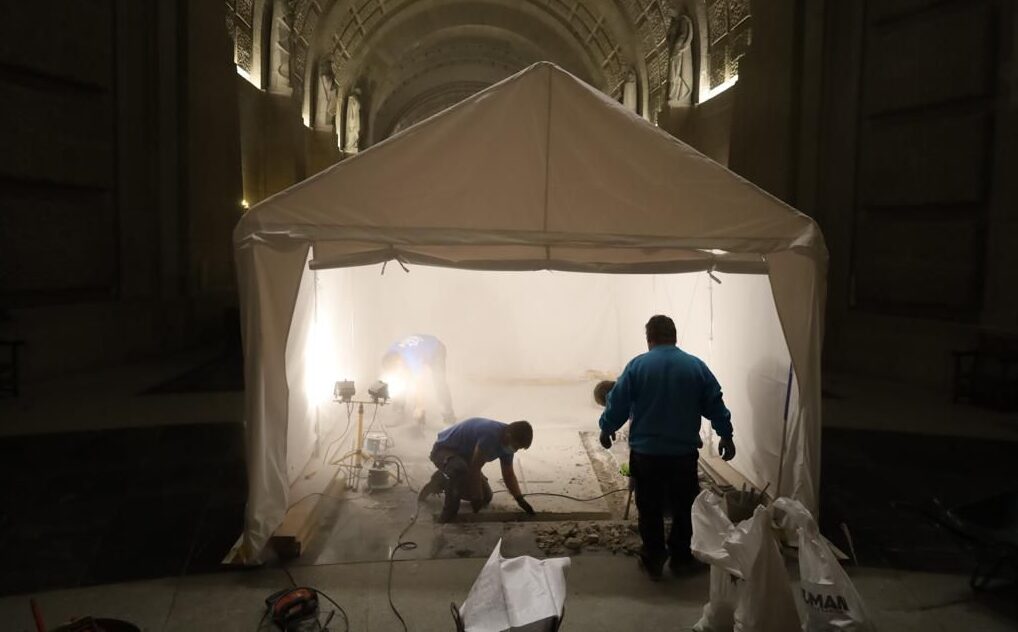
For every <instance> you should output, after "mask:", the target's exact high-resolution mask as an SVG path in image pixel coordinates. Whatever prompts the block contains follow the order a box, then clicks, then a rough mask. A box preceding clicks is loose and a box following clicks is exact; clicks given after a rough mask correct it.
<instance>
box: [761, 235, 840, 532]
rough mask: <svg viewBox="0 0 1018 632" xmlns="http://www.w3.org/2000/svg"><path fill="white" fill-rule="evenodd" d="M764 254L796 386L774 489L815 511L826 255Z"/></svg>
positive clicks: (817, 480) (818, 471)
mask: <svg viewBox="0 0 1018 632" xmlns="http://www.w3.org/2000/svg"><path fill="white" fill-rule="evenodd" d="M814 255H815V253H814ZM766 258H767V264H768V268H769V271H768V276H769V278H770V282H771V290H772V291H773V293H774V304H775V306H776V307H777V312H778V317H779V318H780V319H781V327H782V329H783V330H784V332H785V340H787V341H788V350H789V352H790V354H791V357H792V365H793V367H794V369H795V378H796V380H797V384H798V387H799V389H798V393H799V398H798V402H797V404H798V405H796V406H794V407H792V408H791V409H790V410H789V418H788V423H787V427H786V431H785V446H786V448H785V450H786V457H785V463H784V469H783V475H782V480H781V481H779V486H778V493H779V494H781V495H784V496H790V497H792V498H795V499H796V500H799V501H800V502H802V503H803V504H804V505H806V507H807V508H809V510H810V511H812V512H813V514H814V515H819V509H820V431H821V417H820V353H821V349H822V345H823V326H824V305H825V303H826V300H827V260H826V257H820V258H819V259H818V258H814V257H813V256H809V255H807V254H804V253H801V252H797V251H794V250H790V251H783V252H776V253H772V254H769V255H767V257H766ZM793 403H794V402H793Z"/></svg>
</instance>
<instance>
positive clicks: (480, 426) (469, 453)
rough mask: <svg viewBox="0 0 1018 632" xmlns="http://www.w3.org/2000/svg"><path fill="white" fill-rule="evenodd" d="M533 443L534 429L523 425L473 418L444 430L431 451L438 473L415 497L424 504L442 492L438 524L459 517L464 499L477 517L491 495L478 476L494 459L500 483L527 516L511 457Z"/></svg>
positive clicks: (522, 422)
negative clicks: (499, 466) (497, 467)
mask: <svg viewBox="0 0 1018 632" xmlns="http://www.w3.org/2000/svg"><path fill="white" fill-rule="evenodd" d="M533 439H534V429H533V428H532V427H531V426H530V423H529V422H526V421H514V422H512V423H510V424H505V423H502V422H500V421H495V420H493V419H484V418H482V417H474V418H471V419H467V420H465V421H461V422H460V423H458V424H456V425H455V426H452V427H450V428H446V429H445V430H443V431H442V432H440V433H438V439H437V440H436V441H435V445H434V446H433V447H432V449H431V462H432V463H434V464H435V467H437V468H438V471H437V472H435V474H434V475H433V476H432V477H431V480H430V481H429V482H428V484H427V485H425V486H424V487H423V488H422V489H421V492H420V494H419V496H418V497H419V499H420V500H424V499H425V498H427V497H428V496H430V495H431V494H438V493H441V492H443V491H444V492H445V504H444V505H443V507H442V514H441V516H440V517H439V522H450V521H452V520H455V519H456V514H457V513H459V508H460V499H461V498H464V497H465V498H468V499H469V500H470V505H471V507H472V508H473V510H474V513H477V512H478V511H480V510H481V508H483V507H486V506H487V505H488V504H489V503H490V502H491V497H492V491H491V486H490V485H489V484H488V480H487V479H486V478H485V477H484V475H483V474H481V468H482V467H483V466H484V464H485V463H488V462H490V461H494V460H495V459H498V460H499V462H500V463H501V465H502V480H504V481H505V486H506V488H507V489H508V490H509V493H510V494H512V495H513V498H515V499H516V504H518V505H519V506H520V508H521V509H523V511H525V512H527V513H528V514H530V515H533V514H534V508H533V507H531V506H530V503H528V502H527V501H526V500H525V499H524V498H523V494H522V492H520V484H519V482H518V481H517V480H516V472H515V471H514V470H513V454H514V453H515V452H516V451H517V450H520V449H523V450H526V449H527V448H529V447H530V444H531V442H532V441H533Z"/></svg>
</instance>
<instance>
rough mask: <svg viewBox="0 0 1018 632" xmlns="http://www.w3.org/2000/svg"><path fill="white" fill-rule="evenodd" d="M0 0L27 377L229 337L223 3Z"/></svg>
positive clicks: (230, 89) (231, 162) (5, 299)
mask: <svg viewBox="0 0 1018 632" xmlns="http://www.w3.org/2000/svg"><path fill="white" fill-rule="evenodd" d="M0 5H2V15H3V22H4V32H5V35H4V37H3V38H2V39H0V137H2V138H4V151H2V152H0V183H2V186H0V308H2V309H3V312H4V313H3V317H2V318H0V337H18V338H22V339H24V340H25V341H26V343H27V344H26V347H25V353H24V358H25V365H26V366H25V369H26V378H27V379H29V380H31V379H34V378H38V377H42V376H47V375H53V374H58V373H63V372H68V371H74V370H79V369H87V368H93V367H97V366H103V365H110V364H116V363H120V362H123V361H125V360H128V359H136V358H142V357H146V356H151V355H154V354H161V353H166V352H171V351H173V350H176V349H182V348H186V347H189V346H193V345H196V344H199V343H203V342H209V341H214V340H216V339H217V337H218V336H219V335H220V333H221V330H222V323H223V318H222V315H221V312H222V310H223V309H224V308H225V306H227V305H229V304H231V303H234V302H235V298H234V294H235V292H234V290H233V287H234V286H235V281H234V279H233V270H232V248H231V244H230V239H229V236H230V231H231V230H232V226H233V224H234V223H235V222H236V219H237V217H238V216H239V212H240V208H239V202H240V198H241V193H240V174H239V169H238V162H239V147H238V130H237V113H236V108H235V107H234V106H233V104H234V103H236V93H235V88H234V84H233V82H232V79H233V77H235V74H236V73H235V71H234V69H233V64H232V59H231V58H230V54H231V50H232V49H231V47H230V43H229V40H228V37H227V35H226V31H225V28H224V18H223V15H222V13H223V10H224V9H223V6H222V5H221V3H210V2H198V1H196V0H189V1H187V2H159V1H157V0H83V1H81V2H59V3H46V4H40V3H30V2H17V1H14V0H3V1H2V2H0ZM220 58H221V59H220Z"/></svg>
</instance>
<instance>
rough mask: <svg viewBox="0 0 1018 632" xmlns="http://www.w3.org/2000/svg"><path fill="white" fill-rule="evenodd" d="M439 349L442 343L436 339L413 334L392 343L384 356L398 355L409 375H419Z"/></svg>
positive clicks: (425, 335)
mask: <svg viewBox="0 0 1018 632" xmlns="http://www.w3.org/2000/svg"><path fill="white" fill-rule="evenodd" d="M441 348H442V341H440V340H439V339H438V338H436V337H434V336H429V335H427V334H415V335H413V336H407V337H406V338H403V339H402V340H399V341H397V342H394V343H392V345H391V346H390V347H389V349H388V350H387V351H386V354H387V355H388V354H395V355H398V356H399V357H400V358H402V359H403V362H404V363H405V364H406V367H407V369H409V370H410V372H411V373H420V372H421V371H422V370H423V369H424V367H425V366H429V365H430V364H431V363H432V361H433V360H434V359H435V357H436V356H437V355H438V352H439V350H440V349H441Z"/></svg>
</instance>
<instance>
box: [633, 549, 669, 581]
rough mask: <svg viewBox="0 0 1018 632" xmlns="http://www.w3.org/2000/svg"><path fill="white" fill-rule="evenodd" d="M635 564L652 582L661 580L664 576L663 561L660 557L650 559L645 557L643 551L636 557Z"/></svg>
mask: <svg viewBox="0 0 1018 632" xmlns="http://www.w3.org/2000/svg"><path fill="white" fill-rule="evenodd" d="M636 562H637V565H638V566H639V567H640V570H641V571H643V572H644V573H646V574H647V577H648V578H650V581H652V582H658V581H661V578H662V577H663V576H664V567H665V561H664V560H662V559H651V558H649V557H646V556H645V555H644V554H643V553H640V555H639V556H638V557H637V558H636Z"/></svg>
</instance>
